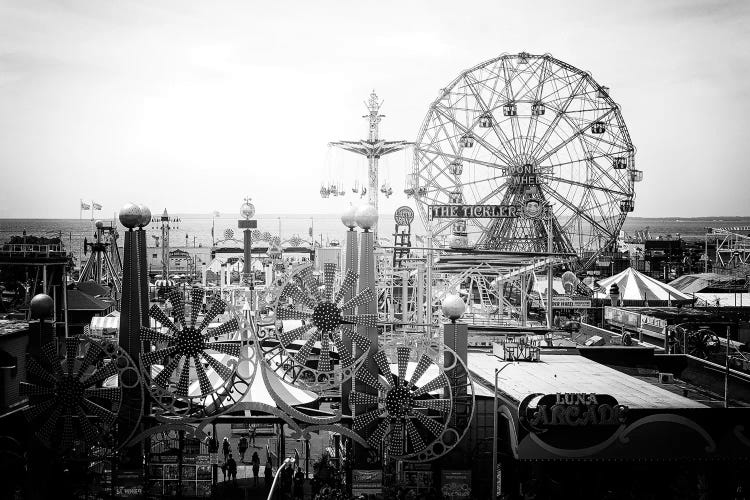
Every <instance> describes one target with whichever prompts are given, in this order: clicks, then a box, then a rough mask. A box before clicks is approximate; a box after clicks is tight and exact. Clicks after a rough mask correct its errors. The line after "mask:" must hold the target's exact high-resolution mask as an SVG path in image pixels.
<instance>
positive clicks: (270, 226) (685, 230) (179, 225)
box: [0, 214, 750, 255]
mask: <svg viewBox="0 0 750 500" xmlns="http://www.w3.org/2000/svg"><path fill="white" fill-rule="evenodd" d="M172 217H176V218H179V222H171V223H170V228H171V229H170V246H171V247H173V248H179V247H184V246H191V247H192V246H211V244H212V236H211V229H212V227H213V228H214V240H216V241H218V240H223V239H227V237H229V238H232V237H236V238H237V239H239V240H241V239H242V235H241V231H240V230H238V229H237V219H238V218H239V215H226V214H225V215H221V216H220V217H215V218H213V217H211V216H210V215H195V214H175V215H173V216H172ZM256 218H257V220H258V229H259V230H260V231H261V232H269V233H271V234H272V235H274V236H276V235H280V236H281V239H282V240H286V239H289V238H291V237H292V236H295V235H296V236H299V237H300V238H302V239H304V240H308V241H309V240H310V239H311V238H310V234H313V235H314V237H315V239H316V241H322V242H323V244H327V243H328V242H330V241H331V240H339V241H343V240H344V238H345V232H346V228H345V227H344V226H343V224H342V223H341V219H340V217H339V215H336V214H317V215H312V216H311V215H279V214H268V215H258V216H257V217H256ZM103 220H106V219H104V218H103ZM392 221H393V217H392V214H382V215H381V218H380V224H381V228H383V229H381V235H382V236H389V235H390V232H391V231H392V229H391V228H392V226H391V225H392ZM745 225H747V226H750V217H698V218H674V217H670V218H646V217H629V218H628V219H627V220H626V221H625V224H624V226H623V229H624V230H625V232H626V233H628V234H633V233H635V231H641V230H644V229H646V228H648V229H649V232H650V234H651V235H652V236H653V237H655V236H659V235H667V234H669V235H671V236H673V237H676V235H677V234H678V233H679V234H680V236H682V237H683V238H687V239H699V238H700V239H702V238H703V235H704V234H705V228H707V227H724V226H745ZM386 227H387V228H388V229H387V230H386V229H385V228H386ZM120 230H121V232H122V227H120ZM147 230H148V233H149V236H150V238H149V241H155V238H152V237H160V236H161V229H160V223H152V224H151V225H149V226H148V227H147ZM23 231H26V233H27V234H29V235H34V236H48V237H51V236H58V235H59V236H62V239H63V241H64V243H65V244H66V246H68V248H70V249H72V250H73V251H74V253H75V254H76V255H78V254H79V252H81V251H82V249H83V239H84V238H88V239H89V240H90V239H91V238H92V236H93V234H94V223H93V221H91V220H88V219H83V220H78V219H0V242H4V241H7V240H8V239H9V238H10V237H11V236H14V235H21V234H22V232H23ZM413 231H414V233H416V234H420V233H422V234H423V233H424V228H423V226H422V225H421V223H419V218H418V217H417V219H416V220H415V227H414V228H413Z"/></svg>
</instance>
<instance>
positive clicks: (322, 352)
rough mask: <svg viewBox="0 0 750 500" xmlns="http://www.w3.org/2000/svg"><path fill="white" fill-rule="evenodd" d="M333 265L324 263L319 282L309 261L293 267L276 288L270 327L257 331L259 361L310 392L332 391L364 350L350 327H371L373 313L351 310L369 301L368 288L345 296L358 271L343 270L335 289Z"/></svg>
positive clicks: (366, 346)
mask: <svg viewBox="0 0 750 500" xmlns="http://www.w3.org/2000/svg"><path fill="white" fill-rule="evenodd" d="M336 267H337V266H336V265H335V264H325V265H324V270H323V283H322V284H321V283H319V282H318V280H317V278H316V277H315V276H314V275H313V272H312V265H311V264H309V263H308V264H303V265H302V266H300V267H298V268H296V269H295V270H294V271H293V272H292V273H290V276H289V277H288V278H287V280H286V281H285V282H284V284H283V285H281V286H280V287H278V296H277V298H276V300H275V302H274V311H275V315H276V316H275V317H276V322H275V328H268V329H265V328H264V329H260V330H259V331H258V341H259V346H260V349H261V354H262V360H263V362H265V363H266V364H267V366H268V367H269V368H270V369H271V370H272V371H274V372H275V373H276V374H277V375H278V376H279V377H281V378H282V379H283V380H286V381H287V382H291V383H294V384H296V385H298V386H300V387H303V388H305V389H309V390H312V391H316V392H322V391H325V390H330V389H336V388H338V386H339V385H340V384H341V383H342V382H343V381H346V380H348V379H349V378H351V377H352V374H353V373H354V369H355V368H356V367H357V366H359V365H360V364H361V363H362V362H363V360H364V354H365V353H366V352H367V350H368V349H369V348H370V341H369V340H368V339H366V338H365V337H363V336H361V335H359V334H358V333H356V332H355V330H354V328H353V327H354V326H356V325H366V326H374V325H375V321H376V316H375V315H374V314H359V315H358V314H356V312H354V308H356V307H358V306H360V305H363V304H366V303H368V302H372V301H374V300H375V295H374V294H373V292H372V290H371V289H370V288H365V289H364V290H360V291H359V293H357V294H356V295H354V296H353V297H352V298H351V299H349V300H345V299H344V297H345V296H346V295H347V294H349V293H350V292H351V290H352V289H353V288H354V287H355V285H356V284H357V279H358V274H357V273H356V272H354V271H352V270H347V272H346V274H345V276H344V278H343V281H342V283H341V285H340V286H339V287H335V286H334V283H335V279H336ZM350 342H351V344H350ZM348 345H353V346H354V347H356V349H350V348H349V347H348Z"/></svg>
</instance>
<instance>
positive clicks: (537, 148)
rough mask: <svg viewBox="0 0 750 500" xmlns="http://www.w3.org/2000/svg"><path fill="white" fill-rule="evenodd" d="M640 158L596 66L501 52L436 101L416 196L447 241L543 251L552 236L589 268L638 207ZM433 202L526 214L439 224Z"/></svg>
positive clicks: (415, 172)
mask: <svg viewBox="0 0 750 500" xmlns="http://www.w3.org/2000/svg"><path fill="white" fill-rule="evenodd" d="M634 156H635V147H634V146H633V143H632V141H631V139H630V134H629V133H628V129H627V127H626V126H625V121H624V120H623V117H622V114H621V113H620V107H619V105H618V104H617V103H615V102H614V101H613V100H612V98H611V97H610V95H609V89H608V88H607V87H603V86H602V85H600V84H598V83H597V82H596V81H595V80H594V79H593V78H592V76H591V75H590V74H589V73H587V72H585V71H581V70H579V69H577V68H575V67H573V66H571V65H569V64H567V63H565V62H562V61H560V60H558V59H555V58H554V57H552V56H550V55H548V54H545V55H531V54H527V53H524V52H522V53H520V54H513V55H502V56H500V57H497V58H495V59H492V60H489V61H486V62H484V63H482V64H479V65H477V66H475V67H473V68H471V69H469V70H468V71H465V72H463V73H462V74H460V75H459V76H458V77H457V78H456V79H455V80H453V81H452V82H451V83H450V84H449V85H448V86H447V87H446V88H445V89H442V91H441V93H440V95H439V97H438V98H437V99H436V100H435V101H434V102H433V103H432V105H431V106H430V109H429V112H428V113H427V116H426V118H425V120H424V123H423V124H422V128H421V130H420V132H419V136H418V138H417V141H416V145H415V157H414V165H413V169H412V172H411V174H410V178H409V180H408V186H407V189H406V193H407V194H408V195H410V196H412V195H413V196H414V197H415V199H416V201H417V206H418V208H419V213H420V216H421V217H422V221H423V222H424V223H425V225H426V226H427V227H428V228H430V229H431V230H432V233H433V235H435V236H436V237H440V236H441V235H442V236H451V235H452V236H453V238H454V240H453V241H454V242H455V243H457V244H459V245H466V244H473V245H476V246H477V247H478V248H481V249H488V250H507V251H529V252H535V251H537V252H538V251H546V250H547V245H548V232H551V236H552V244H553V249H554V251H556V252H561V253H569V254H576V255H577V256H578V258H579V262H580V264H581V265H583V266H586V265H587V264H589V263H591V262H593V261H594V260H595V259H596V256H597V255H598V254H599V253H601V252H602V251H603V250H604V249H606V248H607V247H608V246H609V245H610V244H611V243H612V242H613V241H614V240H615V238H616V237H617V235H618V233H619V231H620V228H621V226H622V224H623V222H624V220H625V216H626V214H627V213H628V212H632V211H633V208H634V204H633V201H634V198H635V190H634V182H637V181H640V180H641V178H642V175H643V174H642V172H641V171H639V170H636V169H635V162H634ZM431 205H507V206H515V207H518V211H517V212H515V213H518V214H521V215H522V216H518V217H506V218H491V217H489V216H488V215H489V213H488V212H481V211H478V212H474V214H473V215H474V217H475V218H468V217H467V218H463V219H456V218H454V219H438V218H436V219H433V220H430V210H429V207H430V206H431ZM544 207H547V208H544ZM463 213H465V212H463ZM539 214H549V215H550V217H546V216H538V215H539ZM477 215H478V217H477ZM528 215H530V216H528ZM483 216H484V217H483ZM456 236H458V237H459V238H458V239H456V238H455V237H456ZM460 237H463V238H464V241H463V242H461V240H460Z"/></svg>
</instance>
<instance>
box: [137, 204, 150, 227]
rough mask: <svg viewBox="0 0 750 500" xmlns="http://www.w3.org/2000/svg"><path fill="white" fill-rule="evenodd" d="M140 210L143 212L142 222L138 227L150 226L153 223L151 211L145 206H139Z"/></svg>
mask: <svg viewBox="0 0 750 500" xmlns="http://www.w3.org/2000/svg"><path fill="white" fill-rule="evenodd" d="M138 208H139V209H140V210H141V221H140V222H139V223H138V227H145V226H148V225H149V224H150V223H151V209H149V208H148V207H147V206H146V205H143V204H138Z"/></svg>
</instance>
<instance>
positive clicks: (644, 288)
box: [594, 267, 691, 302]
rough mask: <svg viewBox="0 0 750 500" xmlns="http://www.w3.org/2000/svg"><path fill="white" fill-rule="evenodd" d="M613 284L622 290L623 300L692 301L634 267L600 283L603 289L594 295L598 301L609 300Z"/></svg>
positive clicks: (673, 288) (687, 296) (621, 297)
mask: <svg viewBox="0 0 750 500" xmlns="http://www.w3.org/2000/svg"><path fill="white" fill-rule="evenodd" d="M613 283H616V284H617V287H618V288H619V289H620V299H621V300H636V301H637V300H640V301H643V300H657V301H666V302H669V301H673V300H691V297H690V296H689V295H685V294H684V293H682V292H681V291H679V290H678V289H676V288H675V287H673V286H670V285H667V284H666V283H662V282H661V281H658V280H655V279H654V278H652V277H650V276H646V275H645V274H643V273H641V272H638V271H636V270H635V269H633V268H632V267H629V268H627V269H625V270H624V271H623V272H621V273H619V274H616V275H614V276H610V277H609V278H606V279H603V280H601V281H599V286H600V287H601V289H600V290H599V291H597V292H595V293H594V297H595V298H597V299H607V298H609V288H610V287H611V286H612V284H613Z"/></svg>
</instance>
